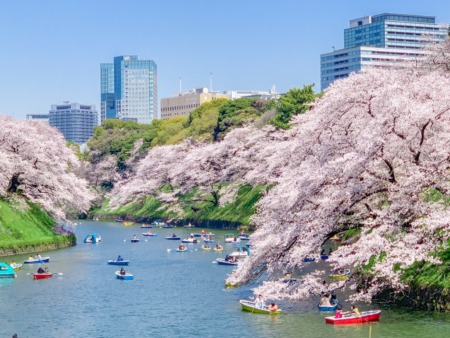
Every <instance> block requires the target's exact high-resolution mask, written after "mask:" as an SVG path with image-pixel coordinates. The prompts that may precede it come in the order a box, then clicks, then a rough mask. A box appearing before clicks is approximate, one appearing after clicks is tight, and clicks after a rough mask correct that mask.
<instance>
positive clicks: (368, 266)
mask: <svg viewBox="0 0 450 338" xmlns="http://www.w3.org/2000/svg"><path fill="white" fill-rule="evenodd" d="M385 257H386V252H384V251H383V252H381V253H380V254H379V255H378V256H376V255H372V256H370V258H369V262H368V263H367V264H366V265H363V266H362V271H361V272H362V274H365V275H367V274H370V273H371V270H372V268H373V267H374V266H375V264H376V263H378V262H382V261H383V259H384V258H385Z"/></svg>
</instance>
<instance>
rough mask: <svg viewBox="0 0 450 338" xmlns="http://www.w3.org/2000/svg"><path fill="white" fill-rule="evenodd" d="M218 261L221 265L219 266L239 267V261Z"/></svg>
mask: <svg viewBox="0 0 450 338" xmlns="http://www.w3.org/2000/svg"><path fill="white" fill-rule="evenodd" d="M216 261H217V264H219V265H238V262H237V261H234V262H232V261H227V260H225V259H224V258H217V259H216Z"/></svg>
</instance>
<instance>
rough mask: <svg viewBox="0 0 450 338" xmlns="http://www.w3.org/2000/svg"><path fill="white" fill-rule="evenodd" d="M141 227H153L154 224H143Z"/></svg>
mask: <svg viewBox="0 0 450 338" xmlns="http://www.w3.org/2000/svg"><path fill="white" fill-rule="evenodd" d="M139 228H142V229H151V228H153V225H150V224H142V225H141V226H140V227H139Z"/></svg>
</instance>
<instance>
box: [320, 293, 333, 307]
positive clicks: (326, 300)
mask: <svg viewBox="0 0 450 338" xmlns="http://www.w3.org/2000/svg"><path fill="white" fill-rule="evenodd" d="M319 304H320V306H331V303H330V296H329V295H328V294H327V293H326V294H324V295H323V296H322V298H320V303H319Z"/></svg>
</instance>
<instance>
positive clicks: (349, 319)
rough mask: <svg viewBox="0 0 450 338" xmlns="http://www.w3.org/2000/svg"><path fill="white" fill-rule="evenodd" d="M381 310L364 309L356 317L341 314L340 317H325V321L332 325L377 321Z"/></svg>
mask: <svg viewBox="0 0 450 338" xmlns="http://www.w3.org/2000/svg"><path fill="white" fill-rule="evenodd" d="M380 315H381V310H373V311H364V312H361V316H359V317H356V316H354V315H351V316H343V317H341V318H335V317H334V316H333V317H325V323H327V324H334V325H351V324H363V323H368V322H377V321H379V320H380Z"/></svg>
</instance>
